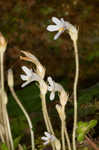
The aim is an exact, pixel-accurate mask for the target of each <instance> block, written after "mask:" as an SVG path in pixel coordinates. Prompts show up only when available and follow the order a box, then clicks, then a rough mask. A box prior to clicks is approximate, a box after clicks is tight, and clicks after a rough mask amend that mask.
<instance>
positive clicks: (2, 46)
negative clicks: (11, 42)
mask: <svg viewBox="0 0 99 150" xmlns="http://www.w3.org/2000/svg"><path fill="white" fill-rule="evenodd" d="M6 46H7V42H6V40H5V38H4V37H3V35H2V33H0V52H5V50H6Z"/></svg>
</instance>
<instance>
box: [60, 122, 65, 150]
mask: <svg viewBox="0 0 99 150" xmlns="http://www.w3.org/2000/svg"><path fill="white" fill-rule="evenodd" d="M64 125H65V123H64V119H63V120H62V121H61V138H62V148H63V150H65V137H64V129H65V126H64Z"/></svg>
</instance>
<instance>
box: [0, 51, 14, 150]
mask: <svg viewBox="0 0 99 150" xmlns="http://www.w3.org/2000/svg"><path fill="white" fill-rule="evenodd" d="M3 57H4V52H1V53H0V64H1V70H0V71H1V72H0V73H1V91H2V92H1V107H2V117H3V118H2V120H3V123H4V129H5V135H6V143H7V146H8V147H9V148H11V150H14V145H13V139H12V134H11V130H10V124H9V119H8V118H7V117H8V116H7V111H6V106H4V105H5V104H3V98H4V97H3V94H2V93H3V91H4V68H3ZM5 111H6V114H5Z"/></svg>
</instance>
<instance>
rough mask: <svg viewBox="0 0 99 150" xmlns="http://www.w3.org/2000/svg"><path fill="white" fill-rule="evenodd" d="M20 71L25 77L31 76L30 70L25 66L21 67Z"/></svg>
mask: <svg viewBox="0 0 99 150" xmlns="http://www.w3.org/2000/svg"><path fill="white" fill-rule="evenodd" d="M22 70H23V71H24V72H25V73H26V74H27V75H31V73H32V70H31V69H28V68H27V67H26V66H22Z"/></svg>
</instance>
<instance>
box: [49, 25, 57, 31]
mask: <svg viewBox="0 0 99 150" xmlns="http://www.w3.org/2000/svg"><path fill="white" fill-rule="evenodd" d="M59 28H60V27H59V26H58V25H49V26H48V27H47V30H48V31H50V32H53V31H58V30H59Z"/></svg>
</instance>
